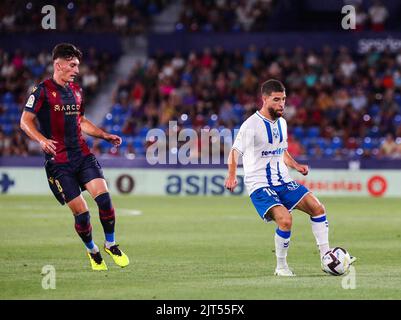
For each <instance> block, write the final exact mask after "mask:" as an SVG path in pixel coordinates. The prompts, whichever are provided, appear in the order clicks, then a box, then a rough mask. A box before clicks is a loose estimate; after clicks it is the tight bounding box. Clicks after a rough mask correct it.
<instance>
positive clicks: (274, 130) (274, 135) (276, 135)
mask: <svg viewBox="0 0 401 320" xmlns="http://www.w3.org/2000/svg"><path fill="white" fill-rule="evenodd" d="M279 136H280V135H279V133H278V129H277V128H273V137H275V138H276V139H278V137H279Z"/></svg>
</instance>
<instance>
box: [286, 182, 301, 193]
mask: <svg viewBox="0 0 401 320" xmlns="http://www.w3.org/2000/svg"><path fill="white" fill-rule="evenodd" d="M287 188H288V190H291V191H294V190H296V189H298V188H299V184H298V183H297V182H296V181H291V182H290V183H288V184H287Z"/></svg>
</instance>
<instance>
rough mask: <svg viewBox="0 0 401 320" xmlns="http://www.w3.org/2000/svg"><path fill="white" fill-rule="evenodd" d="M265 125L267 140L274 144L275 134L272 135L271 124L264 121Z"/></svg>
mask: <svg viewBox="0 0 401 320" xmlns="http://www.w3.org/2000/svg"><path fill="white" fill-rule="evenodd" d="M263 123H264V124H265V126H266V131H267V138H268V139H269V143H273V134H272V128H271V127H270V123H268V122H267V121H263Z"/></svg>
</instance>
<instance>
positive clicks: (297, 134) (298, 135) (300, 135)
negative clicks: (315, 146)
mask: <svg viewBox="0 0 401 320" xmlns="http://www.w3.org/2000/svg"><path fill="white" fill-rule="evenodd" d="M292 134H293V135H294V137H295V138H296V139H297V140H302V138H303V137H304V129H303V128H302V127H301V126H297V127H295V128H294V129H293V130H292Z"/></svg>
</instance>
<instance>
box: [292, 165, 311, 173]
mask: <svg viewBox="0 0 401 320" xmlns="http://www.w3.org/2000/svg"><path fill="white" fill-rule="evenodd" d="M295 170H297V171H298V172H299V173H301V174H303V175H304V176H306V175H307V174H308V172H309V167H308V166H307V165H306V164H298V165H297V166H296V168H295Z"/></svg>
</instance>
